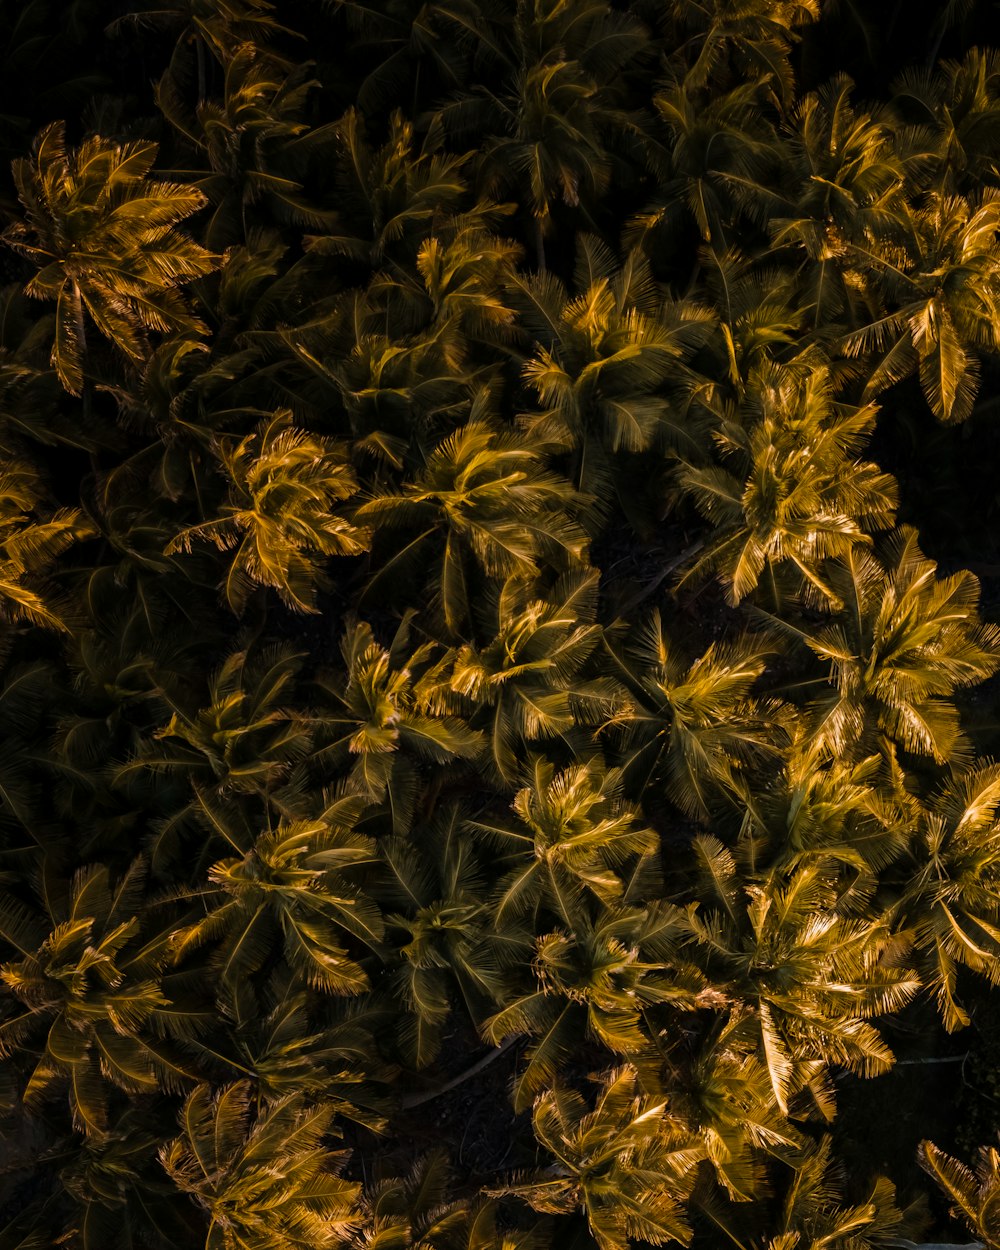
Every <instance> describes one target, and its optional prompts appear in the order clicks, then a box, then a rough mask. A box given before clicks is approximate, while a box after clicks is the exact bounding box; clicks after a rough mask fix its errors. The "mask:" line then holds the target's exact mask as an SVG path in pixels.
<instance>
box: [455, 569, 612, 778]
mask: <svg viewBox="0 0 1000 1250" xmlns="http://www.w3.org/2000/svg"><path fill="white" fill-rule="evenodd" d="M597 589H598V587H597V578H596V576H595V575H594V573H593V572H589V573H569V574H567V575H565V576H563V577H561V578H559V579H558V580H557V581H556V583H555V585H554V586H552V587H551V588H550V589H549V590H548V591H547V592H545V591H541V589H540V588H539V587H538V585H537V583H536V582H534V581H529V580H525V579H523V578H518V577H512V578H510V579H509V580H508V581H507V582H506V583H505V584H504V586H503V588H502V589H501V590H500V592H499V593H494V594H492V595H491V596H490V597H489V599H488V600H487V602H486V604H485V605H484V610H483V611H482V612H481V614H480V615H481V617H482V618H485V619H484V620H483V625H484V632H486V633H487V636H488V637H489V641H488V642H486V643H485V644H483V645H481V646H479V645H476V644H475V643H472V642H469V643H465V644H464V645H463V646H461V647H458V648H456V649H455V651H454V652H453V656H452V661H451V665H450V671H449V672H448V673H447V674H446V675H445V677H444V679H443V680H442V682H441V696H440V697H441V699H442V707H443V708H444V709H445V710H448V711H451V712H461V713H463V714H465V715H467V716H468V717H469V718H470V720H471V722H472V724H473V726H474V727H475V728H476V729H480V730H481V731H482V732H483V734H484V736H485V738H486V741H487V744H488V755H487V756H486V766H487V767H489V768H490V769H491V771H492V772H493V774H494V775H495V776H496V777H498V778H499V780H500V782H501V785H502V786H505V787H506V786H512V785H514V784H516V783H518V782H519V781H520V779H521V775H522V761H523V760H524V756H525V749H526V748H527V747H528V746H529V745H530V744H536V743H540V742H550V741H562V742H563V743H565V744H566V745H567V746H569V747H570V748H571V749H572V750H574V751H577V752H579V753H581V754H583V755H587V754H590V753H592V751H593V746H592V743H593V740H594V737H595V735H596V734H597V733H598V732H599V730H600V729H601V728H602V727H603V726H605V725H609V724H612V723H614V721H615V720H616V719H617V718H618V717H619V716H620V715H622V714H623V713H624V712H625V710H626V708H627V707H628V706H629V699H628V696H627V693H626V691H625V689H624V687H623V686H622V684H621V683H620V682H619V681H617V680H615V679H614V678H613V677H610V676H605V675H604V674H602V673H601V672H600V670H599V668H598V667H597V665H596V664H595V663H594V662H593V657H595V654H596V652H597V649H598V648H599V646H600V643H601V627H600V626H599V625H598V624H597V623H596V615H597ZM493 631H495V632H493ZM491 634H492V636H490V635H491Z"/></svg>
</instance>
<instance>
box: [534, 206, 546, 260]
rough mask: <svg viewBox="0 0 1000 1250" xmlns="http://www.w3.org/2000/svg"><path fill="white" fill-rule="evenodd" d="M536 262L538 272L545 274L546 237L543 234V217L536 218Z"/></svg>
mask: <svg viewBox="0 0 1000 1250" xmlns="http://www.w3.org/2000/svg"><path fill="white" fill-rule="evenodd" d="M535 261H536V263H537V265H538V272H539V273H545V236H544V234H543V232H542V219H541V217H536V218H535Z"/></svg>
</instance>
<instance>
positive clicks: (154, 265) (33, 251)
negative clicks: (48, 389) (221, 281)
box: [3, 122, 221, 395]
mask: <svg viewBox="0 0 1000 1250" xmlns="http://www.w3.org/2000/svg"><path fill="white" fill-rule="evenodd" d="M156 153H157V145H156V144H155V143H122V144H119V143H115V142H113V141H112V140H109V139H102V138H101V137H100V136H94V137H92V138H89V139H85V140H84V142H83V143H82V144H81V145H80V147H79V148H77V149H75V150H70V149H67V147H66V138H65V125H64V123H63V122H52V123H51V125H49V126H47V127H46V128H45V129H44V130H43V131H42V132H41V134H40V135H39V136H38V138H37V140H36V142H35V152H34V156H33V157H32V158H31V159H27V158H20V159H18V160H16V161H15V162H14V165H13V170H14V180H15V182H16V183H17V188H18V194H19V197H20V200H21V203H22V205H23V206H24V210H25V220H23V221H17V222H14V223H13V224H12V225H10V226H9V227H8V228H7V230H6V231H5V232H4V234H3V239H4V241H5V242H6V243H8V244H9V245H10V246H11V247H13V248H14V249H15V251H17V252H18V253H20V254H21V255H23V256H26V257H27V258H28V259H29V260H30V261H32V263H33V264H35V265H36V266H37V268H38V273H37V274H36V275H35V277H34V278H32V279H31V281H30V282H29V283H28V284H27V286H26V287H25V290H26V292H27V293H28V294H29V295H32V296H36V297H38V298H39V299H53V300H55V301H56V324H55V344H54V347H53V349H52V364H53V366H54V367H55V370H56V373H57V374H58V376H59V380H60V381H61V382H62V384H63V386H64V387H65V388H66V389H67V390H68V391H69V392H70V393H71V394H73V395H79V394H80V391H81V389H82V388H83V385H84V380H85V379H84V374H85V370H86V365H87V339H86V315H88V314H89V316H90V318H91V320H92V321H93V323H94V324H95V325H96V326H97V328H98V329H99V330H100V332H101V333H102V334H103V335H105V336H106V337H107V338H108V339H110V340H111V342H112V343H114V344H115V346H116V347H118V348H119V349H120V350H121V351H122V352H123V353H124V354H125V355H126V356H127V357H128V358H129V359H130V360H133V361H140V360H142V359H143V358H144V356H145V353H146V340H147V332H148V331H150V330H153V331H157V332H160V333H175V332H178V331H186V332H189V333H205V332H206V327H205V325H204V323H203V322H201V321H199V320H198V319H197V318H196V317H194V316H192V315H191V313H190V312H189V311H188V308H187V306H186V304H185V302H184V299H183V297H182V296H181V294H180V292H179V290H178V288H179V287H180V286H182V285H183V284H184V283H186V282H190V281H191V279H192V278H197V277H200V276H201V275H203V274H206V273H209V272H210V271H211V270H212V269H215V268H217V267H218V266H219V264H220V263H221V258H219V257H217V256H213V255H212V254H211V253H210V252H207V251H206V250H205V249H204V248H203V247H200V246H199V245H198V244H197V243H195V242H193V241H192V240H191V239H189V238H187V237H186V236H184V235H183V234H181V233H180V232H179V231H178V230H177V229H176V228H175V227H176V224H177V222H179V221H181V220H182V219H183V218H185V217H189V216H190V215H191V214H192V213H195V212H197V211H198V210H199V209H200V208H202V207H204V205H205V197H204V196H203V195H202V194H201V192H200V191H198V190H197V189H196V188H194V187H189V186H185V185H183V184H181V183H175V182H160V181H150V180H149V179H148V174H149V171H150V169H151V168H152V165H153V162H154V160H155V159H156Z"/></svg>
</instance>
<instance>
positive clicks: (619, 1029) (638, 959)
mask: <svg viewBox="0 0 1000 1250" xmlns="http://www.w3.org/2000/svg"><path fill="white" fill-rule="evenodd" d="M667 923H668V924H669V920H668V921H667ZM662 927H663V925H662V923H661V920H660V918H659V917H658V916H657V915H656V914H655V909H654V911H652V912H647V911H645V910H642V909H639V908H629V907H621V906H619V907H615V908H610V907H609V908H605V909H603V910H602V911H601V912H600V913H599V914H598V916H597V917H596V918H595V919H591V918H590V916H588V914H587V911H586V910H585V909H584V907H583V906H580V907H578V908H577V909H576V911H575V914H574V916H573V926H572V928H570V929H562V928H560V929H556V930H553V931H552V932H551V933H545V934H542V935H541V936H539V937H538V938H536V940H535V958H534V960H533V962H532V972H533V974H534V984H533V985H532V986H526V987H525V988H524V989H523V990H521V991H519V992H516V993H514V994H512V995H510V996H509V1001H507V1002H506V1004H505V1005H504V1006H503V1007H502V1008H501V1010H500V1011H498V1012H496V1013H495V1014H494V1015H493V1016H491V1017H490V1018H489V1019H488V1020H487V1021H486V1022H485V1024H484V1026H483V1034H484V1036H485V1038H486V1040H487V1041H490V1042H492V1043H493V1044H494V1045H496V1044H498V1043H500V1042H502V1041H503V1040H504V1039H505V1038H508V1037H512V1036H517V1035H522V1036H527V1037H530V1038H531V1039H532V1040H531V1043H530V1044H529V1046H528V1048H527V1050H526V1051H525V1058H526V1060H527V1062H526V1064H525V1066H524V1067H523V1069H522V1070H521V1071H520V1072H519V1073H518V1075H517V1077H516V1078H515V1081H514V1089H513V1102H514V1109H515V1110H516V1111H521V1110H523V1109H524V1108H525V1107H527V1106H530V1104H531V1100H532V1098H533V1097H534V1096H535V1095H536V1094H538V1093H539V1091H541V1090H544V1089H546V1088H547V1087H549V1086H550V1085H551V1084H552V1082H553V1080H554V1078H555V1075H556V1073H557V1072H558V1070H559V1068H560V1066H561V1065H562V1064H563V1063H564V1062H565V1060H566V1057H567V1056H568V1055H569V1054H570V1053H571V1052H572V1050H573V1048H574V1045H578V1044H579V1038H580V1036H581V1035H582V1034H585V1035H586V1036H587V1037H588V1038H590V1039H592V1040H593V1041H595V1042H597V1043H598V1044H599V1045H601V1046H603V1047H604V1048H605V1049H606V1050H608V1051H609V1052H610V1053H611V1054H613V1055H619V1056H620V1055H641V1054H643V1053H644V1052H646V1051H648V1050H649V1048H650V1038H649V1034H648V1029H647V1027H646V1025H645V1022H644V1019H643V1013H644V1010H645V1008H647V1007H650V1006H651V1005H653V1004H657V1003H670V1002H673V1001H678V1002H680V1003H681V1004H682V1005H683V1006H688V1005H690V1003H691V1001H692V998H693V995H692V994H691V993H690V992H689V987H688V986H687V985H686V984H683V983H680V984H679V983H678V978H677V977H676V976H675V975H674V969H672V968H669V967H667V966H666V965H665V964H664V963H663V962H662V961H661V960H659V959H657V958H646V957H645V956H644V953H643V942H644V941H645V940H646V939H647V938H649V936H650V932H651V931H652V932H656V930H657V929H659V928H662ZM661 940H662V939H661Z"/></svg>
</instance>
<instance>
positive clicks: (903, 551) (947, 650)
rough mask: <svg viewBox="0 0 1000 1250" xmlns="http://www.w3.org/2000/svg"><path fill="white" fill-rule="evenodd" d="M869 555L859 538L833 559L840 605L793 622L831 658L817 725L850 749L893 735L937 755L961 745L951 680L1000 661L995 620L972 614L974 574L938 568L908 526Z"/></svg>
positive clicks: (972, 678) (820, 733)
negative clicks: (817, 620)
mask: <svg viewBox="0 0 1000 1250" xmlns="http://www.w3.org/2000/svg"><path fill="white" fill-rule="evenodd" d="M883 552H884V554H881V555H879V556H876V555H874V554H872V553H869V552H867V551H864V550H863V549H860V548H858V547H856V548H854V550H853V551H851V552H849V553H847V554H845V555H844V556H842V557H841V559H840V561H839V562H838V563H837V564H836V565H834V566H832V572H831V576H830V585H831V589H832V590H833V592H834V593H835V594H836V595H837V597H838V598H839V599H840V600H841V601H842V602H843V603H844V604H845V610H844V612H843V613H842V614H840V615H839V616H838V617H836V618H834V619H833V620H832V621H831V622H830V623H829V624H827V625H823V626H820V627H819V628H818V629H815V630H808V631H802V630H798V629H793V632H794V633H796V634H798V635H799V636H800V637H802V639H803V640H804V641H805V642H806V643H807V645H808V646H809V647H810V648H811V649H812V651H813V652H814V653H815V654H816V655H817V656H818V657H819V658H820V659H822V660H825V661H827V662H828V663H829V664H830V677H831V680H832V682H833V683H834V684H835V686H836V692H835V693H833V694H831V695H830V696H829V697H827V698H823V699H819V700H817V702H816V703H815V705H814V708H815V711H814V716H815V718H816V720H815V723H816V735H817V737H818V739H819V740H820V741H821V742H822V743H823V744H825V745H826V746H827V748H828V749H829V750H830V751H831V753H832V754H834V755H835V756H836V755H841V756H845V757H848V758H850V757H851V756H854V757H857V754H858V753H859V752H860V753H861V754H862V755H864V754H867V753H869V752H870V751H871V750H872V749H873V748H874V749H878V750H882V751H885V750H887V749H889V744H895V745H896V746H898V747H902V748H903V749H904V750H906V751H908V752H911V753H913V754H917V755H926V756H930V757H931V758H932V759H934V760H936V761H937V762H938V763H944V762H945V761H947V760H949V759H958V758H960V757H961V755H962V753H963V752H964V751H965V750H966V749H967V748H966V743H965V738H964V735H963V734H962V731H961V722H960V718H959V714H958V710H957V708H956V707H955V705H954V703H953V702H952V701H951V696H952V694H953V693H954V691H955V690H957V689H961V688H962V687H965V686H970V685H973V684H975V683H976V682H979V681H982V680H984V679H985V678H986V677H988V676H989V675H990V674H991V673H993V672H995V671H996V668H997V664H998V662H1000V629H998V627H997V626H995V625H987V624H983V623H982V622H981V621H980V619H979V612H978V600H979V582H978V580H977V579H976V578H975V577H974V576H973V574H972V573H969V572H968V571H966V570H962V571H961V572H958V573H953V574H951V575H950V576H949V577H943V578H939V577H937V575H936V574H937V565H936V564H935V562H934V561H933V560H929V559H928V558H927V557H926V556H925V555H924V554H923V553H922V552H921V550H920V547H919V545H918V542H917V535H916V532H915V531H914V530H912V529H910V528H909V527H906V526H904V527H902V528H901V529H899V530H897V531H895V532H894V533H893V535H892V536H891V537H890V538H889V540H888V541H887V542H886V543H885V545H884V548H883Z"/></svg>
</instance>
